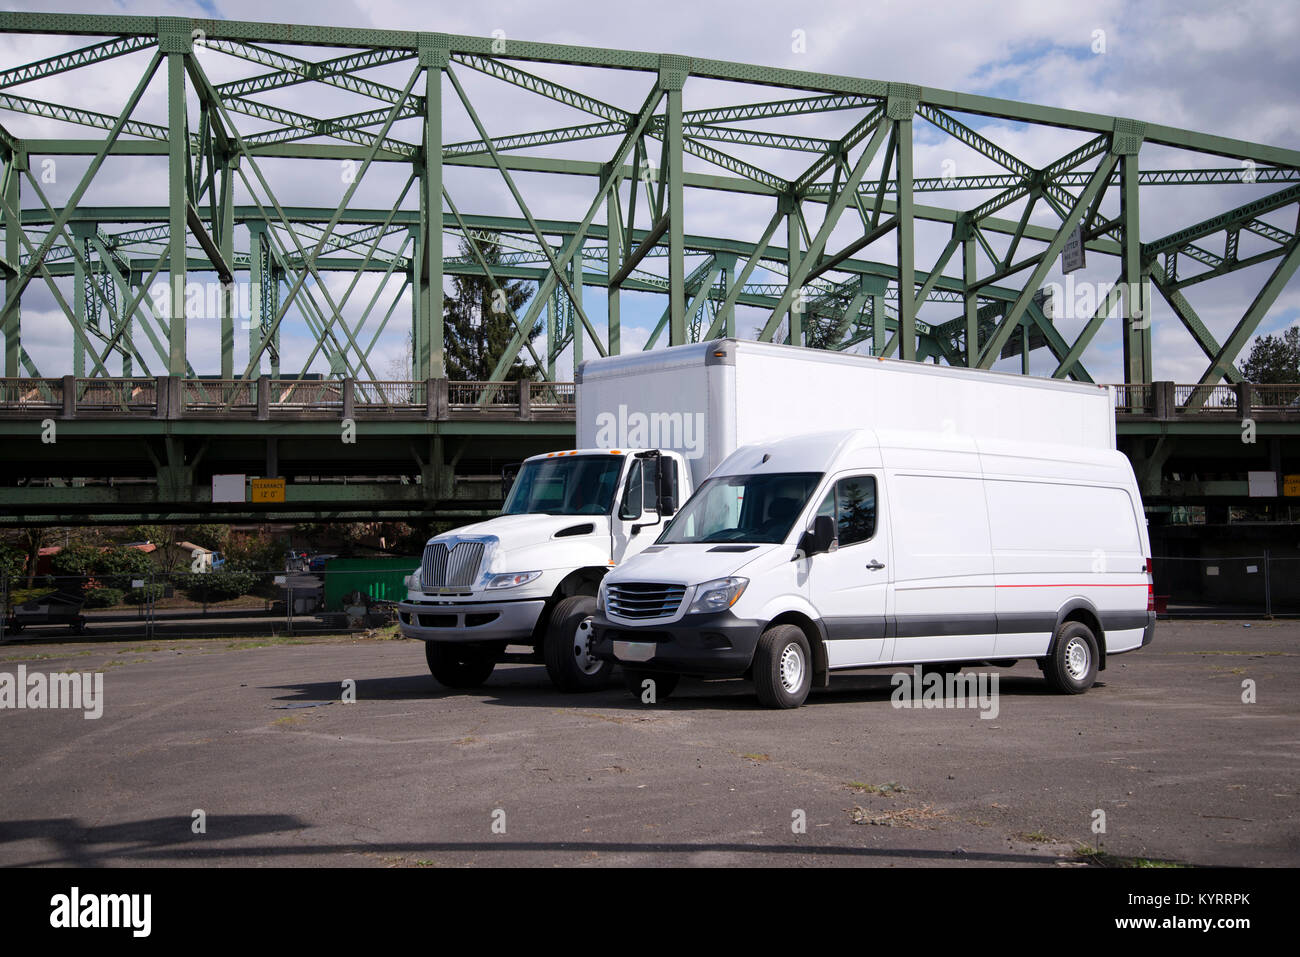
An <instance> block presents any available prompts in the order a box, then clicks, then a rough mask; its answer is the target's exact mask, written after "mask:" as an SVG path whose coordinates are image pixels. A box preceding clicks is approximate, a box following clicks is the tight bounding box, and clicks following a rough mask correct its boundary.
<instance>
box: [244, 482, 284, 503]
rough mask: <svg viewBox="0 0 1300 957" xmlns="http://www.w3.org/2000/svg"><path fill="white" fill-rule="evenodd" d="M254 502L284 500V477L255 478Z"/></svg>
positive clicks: (278, 501)
mask: <svg viewBox="0 0 1300 957" xmlns="http://www.w3.org/2000/svg"><path fill="white" fill-rule="evenodd" d="M252 501H254V502H270V503H283V502H284V479H282V478H255V479H253V496H252Z"/></svg>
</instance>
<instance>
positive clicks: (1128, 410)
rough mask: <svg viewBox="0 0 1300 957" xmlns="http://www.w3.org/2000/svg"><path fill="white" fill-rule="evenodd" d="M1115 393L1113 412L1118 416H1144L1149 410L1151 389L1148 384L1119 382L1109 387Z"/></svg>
mask: <svg viewBox="0 0 1300 957" xmlns="http://www.w3.org/2000/svg"><path fill="white" fill-rule="evenodd" d="M1111 389H1112V391H1114V393H1115V412H1116V414H1118V415H1124V414H1129V415H1144V414H1146V411H1147V410H1148V409H1150V408H1151V392H1152V387H1151V383H1149V382H1141V383H1132V382H1120V383H1117V384H1116V385H1112V386H1111Z"/></svg>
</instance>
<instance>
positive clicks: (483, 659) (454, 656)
mask: <svg viewBox="0 0 1300 957" xmlns="http://www.w3.org/2000/svg"><path fill="white" fill-rule="evenodd" d="M424 658H425V660H426V661H427V662H429V671H430V672H432V673H433V677H434V678H436V679H437V681H438V683H439V684H440V685H442V686H443V687H446V688H477V687H478V686H479V685H481V684H482V683H483V682H485V681H487V680H488V677H489V676H490V675H491V674H492V669H493V668H495V667H496V665H497V661H496V659H497V655H496V649H494V648H480V647H477V646H474V645H462V644H457V643H455V642H447V641H426V642H425V643H424Z"/></svg>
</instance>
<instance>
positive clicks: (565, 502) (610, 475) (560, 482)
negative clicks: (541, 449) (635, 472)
mask: <svg viewBox="0 0 1300 957" xmlns="http://www.w3.org/2000/svg"><path fill="white" fill-rule="evenodd" d="M623 458H624V457H623V456H622V455H564V456H556V457H555V458H553V459H537V460H535V461H532V462H525V463H524V465H523V467H522V468H521V469H520V470H519V475H518V476H517V477H516V478H515V483H514V485H512V486H511V487H510V496H509V497H508V498H507V499H506V504H505V507H504V508H502V509H501V514H502V515H530V514H539V513H540V514H546V515H604V514H606V513H607V512H609V510H610V508H611V507H613V504H614V492H615V491H616V490H617V488H618V477H619V475H620V474H622V472H623Z"/></svg>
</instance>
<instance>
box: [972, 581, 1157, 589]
mask: <svg viewBox="0 0 1300 957" xmlns="http://www.w3.org/2000/svg"><path fill="white" fill-rule="evenodd" d="M993 587H995V588H1146V587H1147V583H1146V582H1142V583H1140V584H1137V583H1134V584H1131V585H1117V584H1106V583H1103V582H1088V583H1086V584H1074V585H1069V584H1060V585H995V586H993Z"/></svg>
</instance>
